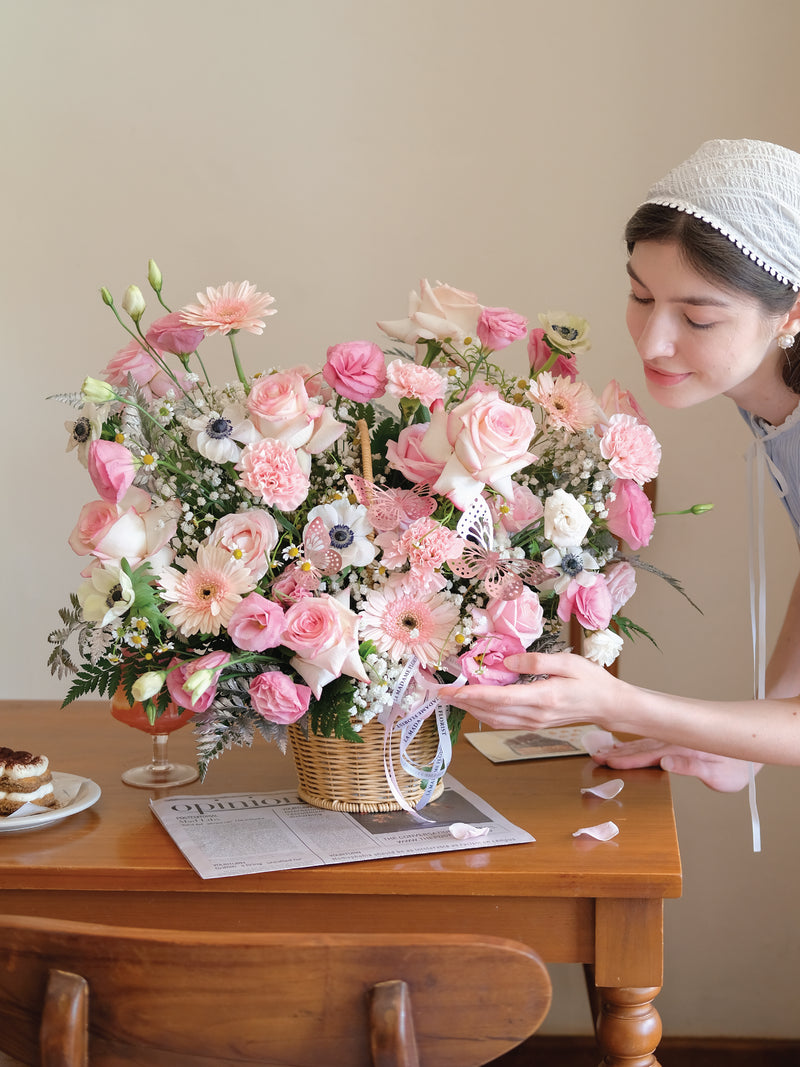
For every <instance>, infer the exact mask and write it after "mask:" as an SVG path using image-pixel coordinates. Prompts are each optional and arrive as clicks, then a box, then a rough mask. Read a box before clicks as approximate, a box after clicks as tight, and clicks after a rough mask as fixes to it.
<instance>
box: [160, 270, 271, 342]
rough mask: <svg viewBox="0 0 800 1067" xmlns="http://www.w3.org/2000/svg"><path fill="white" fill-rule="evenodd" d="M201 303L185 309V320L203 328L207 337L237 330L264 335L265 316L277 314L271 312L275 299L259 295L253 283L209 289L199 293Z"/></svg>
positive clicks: (191, 324)
mask: <svg viewBox="0 0 800 1067" xmlns="http://www.w3.org/2000/svg"><path fill="white" fill-rule="evenodd" d="M197 299H198V303H197V304H187V305H186V307H185V308H182V309H181V313H180V315H181V321H182V322H185V323H186V324H187V325H189V326H200V327H201V328H202V329H203V330H205V332H206V336H208V335H210V334H214V333H221V334H229V333H235V332H236V331H237V330H246V331H247V332H248V333H263V332H264V325H265V324H264V320H263V318H262V316H263V315H274V314H275V310H276V309H275V308H272V309H271V310H269V306H270V304H273V303H274V302H275V297H274V296H270V295H269V293H259V292H258V291H257V289H256V287H255V286H254V285H251V284H250V282H239V283H238V284H237V283H236V282H226V283H225V284H224V285H223V286H222V287H221V288H219V289H214V288H212V287H211V286H209V287H208V288H207V289H206V291H205V292H204V293H198V294H197Z"/></svg>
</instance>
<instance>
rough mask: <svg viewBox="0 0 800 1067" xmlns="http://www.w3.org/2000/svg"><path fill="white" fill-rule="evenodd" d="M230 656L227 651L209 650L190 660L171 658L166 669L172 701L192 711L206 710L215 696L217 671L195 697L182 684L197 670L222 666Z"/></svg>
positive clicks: (217, 678)
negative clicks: (206, 687) (214, 679)
mask: <svg viewBox="0 0 800 1067" xmlns="http://www.w3.org/2000/svg"><path fill="white" fill-rule="evenodd" d="M230 658H231V657H230V654H229V653H228V652H209V653H208V655H206V656H200V657H198V659H193V660H191V661H190V662H185V661H181V660H178V659H174V660H172V662H171V663H170V668H171V669H170V670H169V671H167V689H169V695H170V696H171V697H172V701H173V703H175V704H177V705H178V707H179V708H191V709H192V711H206V709H207V708H208V707H209V705H210V704H211V702H212V700H213V699H214V697H215V696H216V693H217V681H218V680H219V673H217V674H216V676H215V677H216V681H214V682H212V684H211V685H210V686H209V687H208V689H206V690H205V692H204V693H201V694H200V696H199V697H196V698H195V697H194V695H193V694H192V693H190V692H189V691H188V690H187V689H184V684H185V683H186V681H187V680H188V679H189V678H191V676H192V675H193V674H196V673H197V671H200V670H212V671H213V670H214V669H215V668H216V667H222V666H224V665H225V664H226V663H227V662H228V661H229V660H230ZM173 668H174V669H173ZM192 701H194V703H192Z"/></svg>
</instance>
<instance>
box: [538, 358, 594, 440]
mask: <svg viewBox="0 0 800 1067" xmlns="http://www.w3.org/2000/svg"><path fill="white" fill-rule="evenodd" d="M529 396H530V397H531V398H532V399H533V400H535V401H536V403H537V404H541V406H542V407H543V408H544V410H545V411H546V412H547V415H548V418H549V421H550V423H551V425H553V426H561V427H563V428H564V429H566V430H571V431H572V432H573V433H576V432H578V431H580V430H588V429H589V427H590V426H594V424H595V423H596V422H597V421H598V419H599V418H602V417H603V411H602V409H601V407H600V404H599V403H598V400H597V397H596V396H595V395H594V393H593V392H592V390H591V388H590V386H588V385H587V384H586V382H572V381H570V380H569V378H554V377H553V375H552V374H550V373H549V372H548V371H543V372H542V373H541V374H540V375H539V376H538V377H537V378H536V380H535V381H533V382H531V387H530V392H529Z"/></svg>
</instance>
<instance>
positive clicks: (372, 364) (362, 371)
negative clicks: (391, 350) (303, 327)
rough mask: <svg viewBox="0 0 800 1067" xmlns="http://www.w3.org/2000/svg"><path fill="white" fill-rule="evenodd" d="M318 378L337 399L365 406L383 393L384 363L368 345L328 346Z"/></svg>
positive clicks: (381, 353) (354, 342) (379, 351)
mask: <svg viewBox="0 0 800 1067" xmlns="http://www.w3.org/2000/svg"><path fill="white" fill-rule="evenodd" d="M322 377H323V378H324V379H325V381H326V382H327V383H328V385H329V386H330V387H331V388H332V389H335V390H336V392H337V393H338V394H339V395H340V396H344V397H347V399H348V400H356V401H358V402H359V403H361V404H366V402H367V401H368V400H375V399H377V397H379V396H383V394H384V393H385V392H386V360H385V358H384V355H383V352H382V351H381V349H380V348H378V346H377V345H374V344H372V343H371V342H370V341H349V342H348V343H347V344H342V345H331V347H330V348H329V349H328V359H327V362H326V363H325V366H324V367H323V368H322Z"/></svg>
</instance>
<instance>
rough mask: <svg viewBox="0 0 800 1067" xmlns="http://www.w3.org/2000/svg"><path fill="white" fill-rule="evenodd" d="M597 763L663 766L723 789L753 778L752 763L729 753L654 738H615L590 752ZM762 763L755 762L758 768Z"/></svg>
mask: <svg viewBox="0 0 800 1067" xmlns="http://www.w3.org/2000/svg"><path fill="white" fill-rule="evenodd" d="M591 756H592V759H593V760H594V761H595V763H600V764H602V765H604V766H606V767H613V768H614V769H615V770H620V771H624V770H630V768H631V767H661V768H662V769H663V770H665V771H671V772H672V773H673V774H685V775H691V776H693V777H695V778H699V779H700V781H701V782H703V784H704V785H707V786H708V787H709V789H716V790H718V792H720V793H736V792H738V791H739V790H740V789H744V787H745V786H746V785H747V784H748V782H749V781H750V764H749V763H748V762H747V761H746V760H740V759H733V758H732V757H730V756H715V755H713V754H712V753H710V752H698V751H697V750H696V749H693V748H683V747H682V746H681V745H667V744H664V742H662V741H654V740H653V739H652V738H649V737H648V738H642V739H641V740H638V741H615V742H614V743H613V744H612V745H610V746H608V747H607V748H602V749H598V750H597V751H595V752H592V753H591ZM759 767H760V764H756V768H757V769H758V768H759Z"/></svg>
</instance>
